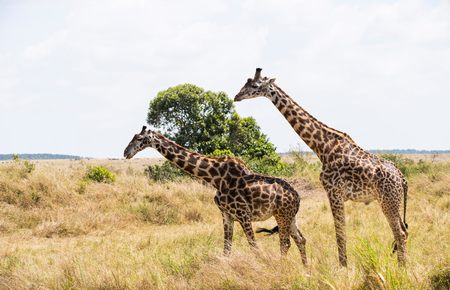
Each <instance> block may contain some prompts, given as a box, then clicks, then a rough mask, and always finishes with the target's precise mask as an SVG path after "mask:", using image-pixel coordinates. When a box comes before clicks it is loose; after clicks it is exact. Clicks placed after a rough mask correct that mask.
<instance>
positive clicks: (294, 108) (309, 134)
mask: <svg viewBox="0 0 450 290" xmlns="http://www.w3.org/2000/svg"><path fill="white" fill-rule="evenodd" d="M269 98H270V99H271V101H272V103H273V104H274V105H275V106H276V107H277V108H278V110H279V111H280V112H281V114H283V116H284V117H285V118H286V120H287V121H288V122H289V124H291V126H292V128H293V129H294V130H295V132H296V133H297V134H298V135H299V136H300V138H302V140H303V141H304V142H305V143H306V145H308V147H309V148H311V150H313V151H314V153H316V155H317V156H318V157H319V159H320V160H321V161H322V162H324V161H325V160H327V155H328V154H330V153H331V151H332V149H333V148H332V147H333V145H332V144H333V142H332V141H333V140H336V139H339V140H340V141H341V142H349V143H352V144H355V143H354V141H353V140H352V139H351V138H350V136H348V135H347V134H346V133H343V132H340V131H338V130H335V129H333V128H330V127H328V126H327V125H325V124H323V123H322V122H320V121H319V120H317V119H316V118H314V117H313V116H312V115H311V114H309V113H308V112H307V111H306V110H305V109H303V108H302V107H301V106H299V105H298V104H297V103H296V102H295V101H294V100H293V99H292V98H291V97H290V96H289V95H288V94H286V93H285V92H284V91H283V90H282V89H281V88H279V87H278V86H277V85H274V90H273V91H272V92H271V94H270V97H269ZM355 145H356V144H355Z"/></svg>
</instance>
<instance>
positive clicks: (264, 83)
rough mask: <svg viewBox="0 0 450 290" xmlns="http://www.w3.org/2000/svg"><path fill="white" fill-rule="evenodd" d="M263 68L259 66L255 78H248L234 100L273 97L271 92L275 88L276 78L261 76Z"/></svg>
mask: <svg viewBox="0 0 450 290" xmlns="http://www.w3.org/2000/svg"><path fill="white" fill-rule="evenodd" d="M261 70H262V68H257V69H256V72H255V76H254V77H253V79H247V82H246V83H245V85H244V86H243V87H242V89H241V90H240V91H239V93H238V94H237V95H236V97H234V101H235V102H238V101H242V100H245V99H251V98H256V97H269V98H270V97H271V94H270V93H271V92H272V91H273V90H274V87H273V85H274V83H275V79H269V78H267V77H261Z"/></svg>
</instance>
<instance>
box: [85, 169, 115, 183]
mask: <svg viewBox="0 0 450 290" xmlns="http://www.w3.org/2000/svg"><path fill="white" fill-rule="evenodd" d="M86 179H88V180H91V181H95V182H104V183H113V182H114V181H115V180H116V175H115V174H114V173H112V172H111V171H110V170H109V169H107V168H105V167H103V166H94V167H90V168H89V169H88V172H87V173H86Z"/></svg>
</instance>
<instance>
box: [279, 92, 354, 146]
mask: <svg viewBox="0 0 450 290" xmlns="http://www.w3.org/2000/svg"><path fill="white" fill-rule="evenodd" d="M274 86H275V87H276V88H277V89H278V90H279V91H281V92H282V93H283V94H285V95H286V96H289V95H288V94H287V93H286V92H285V91H283V89H282V88H280V87H279V86H277V85H276V84H274ZM291 100H292V102H294V104H296V105H297V106H299V107H301V106H300V105H299V104H298V103H297V102H296V101H295V100H294V99H293V98H291ZM309 115H310V118H311V119H313V120H314V121H316V122H317V123H319V124H320V125H321V126H323V127H325V128H327V129H328V130H330V131H331V132H333V133H335V134H336V135H338V136H340V137H342V138H345V139H347V140H348V141H350V142H352V143H353V144H354V145H356V146H358V145H357V144H356V142H355V141H353V139H352V137H350V135H348V134H347V133H345V132H342V131H339V130H336V129H334V128H331V127H329V126H328V125H326V124H325V123H323V122H321V121H320V120H318V119H316V117H314V116H313V115H311V114H309ZM358 147H359V146H358Z"/></svg>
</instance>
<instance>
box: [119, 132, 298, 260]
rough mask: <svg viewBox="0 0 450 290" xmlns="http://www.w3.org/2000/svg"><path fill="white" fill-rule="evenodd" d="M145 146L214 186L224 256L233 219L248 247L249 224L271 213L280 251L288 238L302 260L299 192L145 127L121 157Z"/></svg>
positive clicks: (234, 160) (285, 248)
mask: <svg viewBox="0 0 450 290" xmlns="http://www.w3.org/2000/svg"><path fill="white" fill-rule="evenodd" d="M147 147H151V148H155V149H156V150H158V151H159V152H160V153H161V154H162V155H163V156H164V157H165V158H166V159H168V160H169V161H170V162H171V163H172V164H174V165H176V166H177V167H179V168H181V169H182V170H184V171H185V172H187V173H189V174H191V175H193V176H195V177H197V178H199V179H201V180H203V181H205V182H207V183H209V184H210V185H212V186H213V187H214V188H216V189H217V193H216V195H215V197H214V202H215V203H216V205H217V206H218V207H219V209H220V211H221V213H222V217H223V227H224V254H225V255H229V254H230V253H231V245H232V239H233V228H234V221H237V222H238V223H239V224H240V225H241V226H242V229H243V230H244V233H245V236H246V238H247V240H248V243H249V244H250V246H252V247H254V248H257V245H256V241H255V236H254V233H253V228H252V222H253V221H263V220H266V219H268V218H270V217H271V216H274V217H275V220H276V221H277V224H278V227H279V233H280V249H281V254H282V255H285V254H286V253H287V251H288V249H289V247H290V237H292V238H293V240H294V241H295V243H296V245H297V247H298V249H299V251H300V254H301V258H302V262H303V264H306V263H307V260H306V252H305V244H306V239H305V238H304V237H303V235H302V233H301V232H300V230H299V229H298V228H297V225H296V218H295V217H296V215H297V212H298V209H299V206H300V196H299V194H298V193H297V191H295V190H294V189H293V188H292V186H290V185H289V184H288V183H287V182H286V181H284V180H282V179H280V178H275V177H270V176H264V175H259V174H255V173H252V172H251V171H250V170H249V169H248V168H247V167H246V165H245V164H244V162H243V161H242V160H240V159H238V158H235V157H220V158H216V157H209V156H205V155H202V154H199V153H197V152H193V151H190V150H188V149H186V148H184V147H182V146H181V145H178V144H176V143H175V142H173V141H172V140H170V139H168V138H166V137H164V136H163V135H161V134H160V133H157V132H155V131H152V130H147V128H146V127H145V126H144V127H143V128H142V131H141V132H140V133H138V134H136V135H134V137H133V139H132V140H131V141H130V143H129V144H128V146H127V147H126V149H125V151H124V157H125V158H127V159H130V158H132V157H133V156H134V155H135V154H136V153H138V152H139V151H141V150H144V149H145V148H147Z"/></svg>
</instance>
